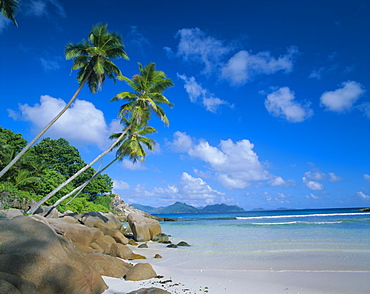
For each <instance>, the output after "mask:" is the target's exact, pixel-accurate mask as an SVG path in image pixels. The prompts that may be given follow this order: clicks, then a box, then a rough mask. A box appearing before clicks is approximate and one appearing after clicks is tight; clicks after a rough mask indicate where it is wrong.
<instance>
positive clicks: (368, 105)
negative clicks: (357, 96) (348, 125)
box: [358, 102, 370, 118]
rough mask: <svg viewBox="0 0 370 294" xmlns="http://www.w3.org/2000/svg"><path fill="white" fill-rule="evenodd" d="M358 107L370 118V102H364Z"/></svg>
mask: <svg viewBox="0 0 370 294" xmlns="http://www.w3.org/2000/svg"><path fill="white" fill-rule="evenodd" d="M358 109H359V110H360V111H362V112H363V114H364V116H366V117H367V118H370V102H364V103H362V104H360V105H359V106H358Z"/></svg>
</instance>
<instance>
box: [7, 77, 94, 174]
mask: <svg viewBox="0 0 370 294" xmlns="http://www.w3.org/2000/svg"><path fill="white" fill-rule="evenodd" d="M91 73H92V71H91V72H90V73H89V74H88V75H87V77H86V78H85V79H84V80H83V81H82V82H81V84H80V86H79V87H78V89H77V91H76V92H75V93H74V95H73V96H72V98H71V100H69V102H68V104H67V105H66V106H65V107H64V108H63V109H62V110H61V111H60V112H59V113H58V114H57V115H56V116H55V117H54V118H53V119H52V120H51V121H50V122H49V123H48V124H47V126H46V127H45V128H43V129H42V130H41V131H40V133H38V134H37V136H36V137H35V138H33V140H32V141H31V142H29V143H28V145H27V146H26V147H24V148H23V149H22V151H21V152H19V153H18V154H17V156H16V157H14V158H13V160H12V161H11V162H10V163H9V164H8V165H7V166H6V167H4V168H3V170H2V171H1V172H0V178H1V177H2V176H3V175H4V174H5V173H6V172H7V171H8V170H9V169H10V168H11V167H12V166H13V165H14V164H15V163H16V162H17V161H18V160H19V159H20V158H21V157H22V156H23V154H24V153H26V152H27V151H28V150H29V149H30V148H31V147H32V145H33V144H35V142H36V141H37V140H38V139H40V137H41V136H42V135H43V134H44V133H45V132H46V131H47V130H48V129H49V128H50V127H51V126H52V125H53V124H54V123H55V122H56V121H57V120H58V119H59V118H60V117H61V116H62V115H63V114H64V113H65V112H66V111H67V109H68V108H69V107H70V106H71V104H72V103H73V101H75V100H76V97H77V96H78V94H79V93H80V92H81V90H82V88H83V87H84V85H85V83H86V81H87V79H88V78H89V76H90V75H91Z"/></svg>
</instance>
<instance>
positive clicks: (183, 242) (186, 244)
mask: <svg viewBox="0 0 370 294" xmlns="http://www.w3.org/2000/svg"><path fill="white" fill-rule="evenodd" d="M177 246H186V247H189V246H190V245H189V244H188V243H186V242H185V241H181V242H179V243H178V244H177Z"/></svg>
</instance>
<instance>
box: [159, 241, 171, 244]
mask: <svg viewBox="0 0 370 294" xmlns="http://www.w3.org/2000/svg"><path fill="white" fill-rule="evenodd" d="M158 243H163V244H171V241H163V242H158Z"/></svg>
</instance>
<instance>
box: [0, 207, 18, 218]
mask: <svg viewBox="0 0 370 294" xmlns="http://www.w3.org/2000/svg"><path fill="white" fill-rule="evenodd" d="M0 215H2V216H4V217H6V218H13V217H16V216H20V215H23V213H22V212H21V211H20V210H19V209H14V208H9V209H6V210H0Z"/></svg>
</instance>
